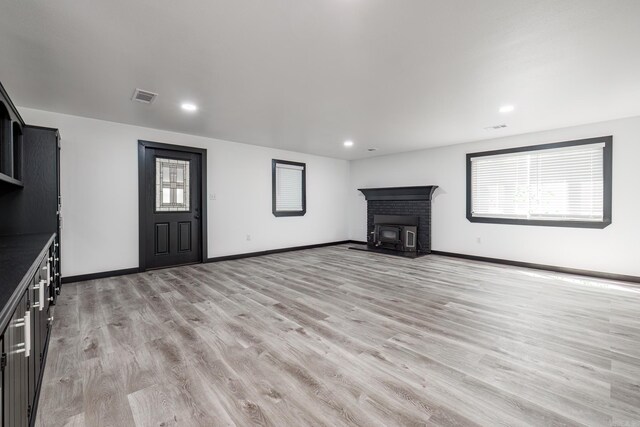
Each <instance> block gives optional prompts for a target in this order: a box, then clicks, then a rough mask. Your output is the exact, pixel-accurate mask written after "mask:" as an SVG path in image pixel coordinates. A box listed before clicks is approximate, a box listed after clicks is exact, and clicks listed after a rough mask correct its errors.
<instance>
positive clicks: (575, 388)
mask: <svg viewBox="0 0 640 427" xmlns="http://www.w3.org/2000/svg"><path fill="white" fill-rule="evenodd" d="M58 301H59V303H58V305H57V306H56V307H55V323H54V329H53V335H52V339H51V345H50V349H49V359H48V363H47V368H46V372H45V377H44V381H43V391H42V395H41V398H40V408H39V417H38V421H37V425H40V426H63V425H73V426H82V425H87V426H102V425H104V426H107V425H110V426H118V427H122V426H172V425H184V426H191V425H193V426H218V425H220V426H224V425H237V426H248V425H274V426H304V425H313V426H322V425H325V426H341V425H358V426H378V425H443V426H452V425H457V426H467V425H484V426H500V425H509V426H520V425H532V426H547V425H594V426H609V425H614V426H626V427H640V288H639V287H633V286H632V285H628V286H627V285H624V284H620V283H616V282H606V281H599V280H593V279H584V278H580V277H578V276H570V275H561V274H556V273H549V272H544V271H539V270H529V269H522V268H514V267H505V266H499V265H494V264H488V263H480V262H472V261H463V260H459V259H453V258H446V257H439V256H427V257H423V258H419V259H416V260H408V259H402V258H397V257H390V256H386V255H378V254H371V253H365V252H360V251H353V250H348V249H347V246H335V247H327V248H322V249H314V250H305V251H299V252H289V253H283V254H278V255H270V256H264V257H257V258H249V259H244V260H237V261H227V262H220V263H214V264H200V265H194V266H187V267H178V268H173V269H166V270H159V271H153V272H148V273H144V274H135V275H130V276H123V277H117V278H111V279H102V280H95V281H89V282H83V283H77V284H70V285H66V286H64V288H63V292H62V295H61V297H60V298H59V300H58Z"/></svg>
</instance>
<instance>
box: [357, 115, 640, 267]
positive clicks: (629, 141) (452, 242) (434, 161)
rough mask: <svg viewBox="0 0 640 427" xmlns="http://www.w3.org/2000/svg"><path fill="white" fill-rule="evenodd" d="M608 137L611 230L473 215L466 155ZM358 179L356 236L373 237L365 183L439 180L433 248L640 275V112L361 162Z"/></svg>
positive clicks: (385, 184)
mask: <svg viewBox="0 0 640 427" xmlns="http://www.w3.org/2000/svg"><path fill="white" fill-rule="evenodd" d="M605 135H613V212H612V213H613V223H612V224H611V225H610V226H608V227H607V228H605V229H602V230H591V229H580V228H557V227H534V226H520V225H498V224H481V223H471V222H469V221H468V220H467V218H466V199H465V197H466V183H465V176H466V170H465V154H466V153H471V152H477V151H485V150H493V149H500V148H509V147H516V146H524V145H534V144H542V143H549V142H558V141H564V140H571V139H581V138H589V137H597V136H605ZM350 177H351V178H350V179H351V183H350V190H349V199H350V200H349V235H350V238H351V239H354V240H365V239H366V226H367V225H366V201H365V199H364V196H363V195H362V194H361V193H360V192H359V191H357V189H358V188H363V187H393V186H409V185H438V186H440V188H438V189H437V190H436V193H435V194H434V200H433V212H432V230H433V237H432V248H433V250H439V251H446V252H457V253H462V254H470V255H479V256H485V257H493V258H502V259H509V260H516V261H525V262H533V263H540V264H547V265H555V266H562V267H571V268H581V269H587V270H595V271H603V272H610V273H618V274H630V275H636V276H640V117H634V118H629V119H622V120H616V121H610V122H603V123H596V124H590V125H586V126H579V127H572V128H566V129H559V130H553V131H547V132H540V133H533V134H527V135H520V136H515V137H507V138H501V139H494V140H488V141H480V142H474V143H467V144H461V145H455V146H448V147H442V148H435V149H429V150H423V151H416V152H410V153H403V154H398V155H389V156H383V157H377V158H372V159H365V160H357V161H353V162H351V170H350ZM478 238H480V241H481V243H478V242H477V239H478Z"/></svg>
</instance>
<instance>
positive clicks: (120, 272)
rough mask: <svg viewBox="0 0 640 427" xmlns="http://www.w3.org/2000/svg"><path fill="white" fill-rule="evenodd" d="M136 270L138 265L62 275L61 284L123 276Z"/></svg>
mask: <svg viewBox="0 0 640 427" xmlns="http://www.w3.org/2000/svg"><path fill="white" fill-rule="evenodd" d="M138 271H139V270H138V267H136V268H125V269H123V270H111V271H102V272H100V273H90V274H80V275H78V276H69V277H63V278H62V284H63V285H64V284H66V283H75V282H84V281H86V280H96V279H106V278H107V277H116V276H124V275H126V274H134V273H137V272H138Z"/></svg>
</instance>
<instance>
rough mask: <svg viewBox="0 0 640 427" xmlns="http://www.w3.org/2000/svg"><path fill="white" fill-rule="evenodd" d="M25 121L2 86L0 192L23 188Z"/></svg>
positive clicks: (0, 87) (0, 106) (0, 101)
mask: <svg viewBox="0 0 640 427" xmlns="http://www.w3.org/2000/svg"><path fill="white" fill-rule="evenodd" d="M23 127H24V121H23V120H22V117H20V114H19V113H18V110H17V109H16V107H15V105H13V102H11V99H10V98H9V96H8V95H7V92H6V91H5V90H4V87H2V85H0V190H2V189H3V188H5V187H11V186H13V187H21V186H22V141H23V129H22V128H23Z"/></svg>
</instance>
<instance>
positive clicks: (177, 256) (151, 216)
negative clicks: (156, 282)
mask: <svg viewBox="0 0 640 427" xmlns="http://www.w3.org/2000/svg"><path fill="white" fill-rule="evenodd" d="M141 150H143V151H144V153H141V155H142V158H141V163H143V164H144V186H143V187H142V188H141V190H142V191H143V193H142V192H141V194H140V203H141V206H140V209H141V222H140V227H141V228H142V227H143V228H144V235H143V234H142V233H141V236H140V239H141V242H140V243H141V253H140V256H141V258H142V257H144V259H141V260H140V261H141V267H142V269H143V270H144V269H149V268H161V267H168V266H173V265H181V264H190V263H195V262H201V261H202V245H201V241H200V239H201V235H202V234H201V230H202V215H201V213H202V209H201V203H202V200H201V194H202V193H201V186H202V182H201V179H202V175H201V168H202V155H201V154H199V153H193V152H188V151H179V150H170V149H164V148H152V147H149V146H144V145H142V146H141ZM141 166H142V164H141ZM141 178H142V177H141ZM141 184H142V183H141ZM143 239H144V241H142V240H143ZM142 248H144V249H142Z"/></svg>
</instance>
